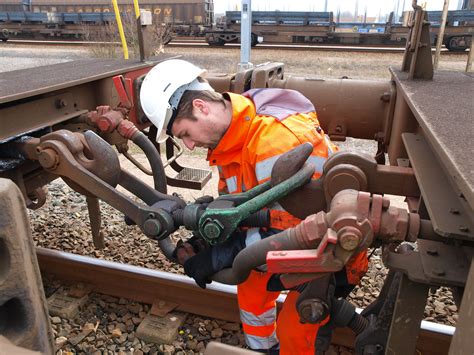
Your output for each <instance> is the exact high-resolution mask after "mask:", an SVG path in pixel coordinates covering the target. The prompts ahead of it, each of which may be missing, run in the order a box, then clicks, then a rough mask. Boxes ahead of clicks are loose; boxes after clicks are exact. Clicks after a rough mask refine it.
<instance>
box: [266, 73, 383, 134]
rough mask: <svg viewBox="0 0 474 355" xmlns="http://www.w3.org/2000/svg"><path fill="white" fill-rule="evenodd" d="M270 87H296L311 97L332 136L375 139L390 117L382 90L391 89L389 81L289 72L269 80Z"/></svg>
mask: <svg viewBox="0 0 474 355" xmlns="http://www.w3.org/2000/svg"><path fill="white" fill-rule="evenodd" d="M262 87H264V86H262ZM270 87H278V88H284V89H293V90H297V91H299V92H301V93H302V94H303V95H305V96H306V97H307V98H308V99H310V100H311V102H312V103H313V104H314V106H315V107H316V112H317V113H318V119H319V121H320V123H321V126H322V127H323V129H324V131H325V133H327V134H328V135H329V136H330V137H331V139H335V140H344V138H345V137H354V138H362V139H374V135H375V134H376V133H378V132H383V131H384V129H383V127H384V120H388V117H389V106H390V104H389V102H388V101H386V99H385V97H386V95H385V94H387V95H390V93H391V91H392V88H391V84H390V81H375V80H359V79H320V78H307V77H296V76H288V77H286V78H284V79H283V80H274V81H272V83H271V86H270Z"/></svg>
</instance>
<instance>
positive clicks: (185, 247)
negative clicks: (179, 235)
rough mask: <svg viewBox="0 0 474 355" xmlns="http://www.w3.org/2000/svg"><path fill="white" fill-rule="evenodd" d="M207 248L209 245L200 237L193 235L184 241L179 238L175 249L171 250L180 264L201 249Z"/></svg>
mask: <svg viewBox="0 0 474 355" xmlns="http://www.w3.org/2000/svg"><path fill="white" fill-rule="evenodd" d="M208 248H209V245H208V244H207V242H206V241H205V240H204V239H203V238H202V237H199V236H196V235H194V236H193V237H191V238H190V239H188V240H187V241H185V242H183V241H182V240H179V241H178V244H177V245H176V249H175V250H174V252H173V256H174V257H175V258H176V259H177V260H178V263H179V264H180V265H184V263H185V262H186V260H188V259H189V258H190V257H192V256H194V255H196V254H199V253H200V252H201V251H204V250H206V249H208Z"/></svg>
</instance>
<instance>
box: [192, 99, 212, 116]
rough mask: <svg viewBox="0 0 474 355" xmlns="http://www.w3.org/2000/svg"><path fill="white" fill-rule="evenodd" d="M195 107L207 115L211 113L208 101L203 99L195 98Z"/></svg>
mask: <svg viewBox="0 0 474 355" xmlns="http://www.w3.org/2000/svg"><path fill="white" fill-rule="evenodd" d="M193 108H195V109H196V110H198V111H199V112H202V113H204V114H206V115H207V114H208V113H209V106H208V105H207V102H206V101H204V100H201V99H194V100H193Z"/></svg>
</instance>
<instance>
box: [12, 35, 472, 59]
mask: <svg viewBox="0 0 474 355" xmlns="http://www.w3.org/2000/svg"><path fill="white" fill-rule="evenodd" d="M113 43H114V44H116V45H120V43H119V42H113ZM106 44H110V42H89V41H62V40H29V39H10V40H8V42H7V44H6V45H46V46H92V45H106ZM167 47H180V48H209V49H212V48H216V49H222V48H226V49H227V48H232V49H240V44H239V43H230V44H226V45H225V46H209V44H207V42H205V41H204V40H199V39H190V40H184V39H182V38H180V39H179V40H173V41H171V42H170V43H169V44H167ZM252 50H288V51H336V52H362V53H403V52H404V50H405V48H404V47H393V46H342V45H339V46H338V45H322V44H294V43H288V44H268V43H267V44H259V45H257V46H256V47H253V48H252ZM432 51H433V52H434V51H435V49H434V48H433V49H432ZM441 53H443V54H444V55H446V54H449V55H462V54H467V52H450V51H448V50H447V49H446V48H442V49H441Z"/></svg>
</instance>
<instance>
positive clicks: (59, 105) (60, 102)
mask: <svg viewBox="0 0 474 355" xmlns="http://www.w3.org/2000/svg"><path fill="white" fill-rule="evenodd" d="M54 106H56V108H57V109H61V108H63V107H66V106H67V101H66V100H64V99H57V100H56V101H55V102H54Z"/></svg>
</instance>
